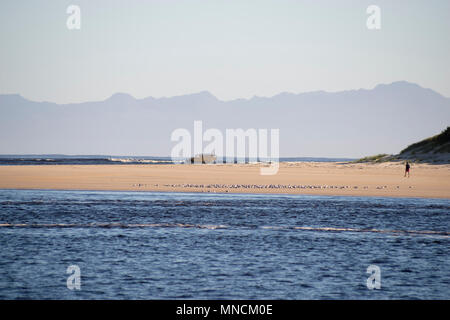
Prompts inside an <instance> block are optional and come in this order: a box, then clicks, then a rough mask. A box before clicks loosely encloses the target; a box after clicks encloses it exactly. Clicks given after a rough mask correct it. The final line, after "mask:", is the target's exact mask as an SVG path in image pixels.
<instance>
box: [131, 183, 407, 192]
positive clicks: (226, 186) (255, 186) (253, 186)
mask: <svg viewBox="0 0 450 320" xmlns="http://www.w3.org/2000/svg"><path fill="white" fill-rule="evenodd" d="M147 186H148V185H147V184H141V183H137V184H134V185H133V187H147ZM153 186H155V187H159V185H158V184H154V185H153ZM161 186H162V187H166V188H167V187H169V188H195V189H340V190H342V189H360V188H361V189H369V187H368V186H363V187H359V186H336V185H303V184H302V185H295V184H294V185H292V184H217V183H215V184H192V183H184V184H163V185H161ZM375 188H376V189H378V190H382V189H387V188H388V187H387V186H376V187H375ZM409 188H412V187H411V186H409ZM396 189H400V186H397V187H396Z"/></svg>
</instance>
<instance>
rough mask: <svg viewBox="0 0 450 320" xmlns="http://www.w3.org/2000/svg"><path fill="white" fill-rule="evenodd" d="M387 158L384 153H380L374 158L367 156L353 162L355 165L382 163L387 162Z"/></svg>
mask: <svg viewBox="0 0 450 320" xmlns="http://www.w3.org/2000/svg"><path fill="white" fill-rule="evenodd" d="M388 157H389V155H388V154H386V153H380V154H377V155H374V156H369V157H364V158H361V159H358V160H355V162H356V163H360V162H383V161H387V158H388Z"/></svg>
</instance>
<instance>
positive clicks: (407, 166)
mask: <svg viewBox="0 0 450 320" xmlns="http://www.w3.org/2000/svg"><path fill="white" fill-rule="evenodd" d="M409 168H410V165H409V162H408V161H406V166H405V177H406V174H408V178H409Z"/></svg>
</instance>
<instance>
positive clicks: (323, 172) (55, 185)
mask: <svg viewBox="0 0 450 320" xmlns="http://www.w3.org/2000/svg"><path fill="white" fill-rule="evenodd" d="M260 167H261V165H260V164H214V165H165V164H159V165H148V164H145V165H135V164H133V165H120V166H117V165H21V166H15V165H11V166H0V189H5V190H6V189H9V190H11V189H16V190H66V191H70V190H77V191H88V190H90V191H124V192H127V191H153V192H186V193H210V194H220V193H223V194H233V193H236V194H246V193H250V194H266V195H267V194H277V195H286V194H304V195H323V196H359V197H395V198H437V199H450V165H435V164H433V165H430V164H415V165H413V166H412V168H411V177H410V178H404V177H403V173H404V172H403V171H404V168H403V165H402V164H401V163H394V162H391V163H381V164H364V163H363V164H361V163H348V162H339V163H338V162H288V163H280V169H279V172H278V173H277V174H276V175H273V176H261V175H259V168H260Z"/></svg>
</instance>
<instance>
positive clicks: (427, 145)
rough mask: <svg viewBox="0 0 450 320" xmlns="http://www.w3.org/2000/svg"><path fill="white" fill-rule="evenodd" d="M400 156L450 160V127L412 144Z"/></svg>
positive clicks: (437, 160)
mask: <svg viewBox="0 0 450 320" xmlns="http://www.w3.org/2000/svg"><path fill="white" fill-rule="evenodd" d="M398 158H400V159H415V160H422V161H424V160H425V161H433V162H450V127H447V129H445V130H444V131H442V132H441V133H440V134H438V135H435V136H432V137H430V138H427V139H424V140H422V141H419V142H416V143H413V144H411V145H410V146H408V147H407V148H405V149H403V150H402V151H401V152H400V154H399V155H398Z"/></svg>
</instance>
